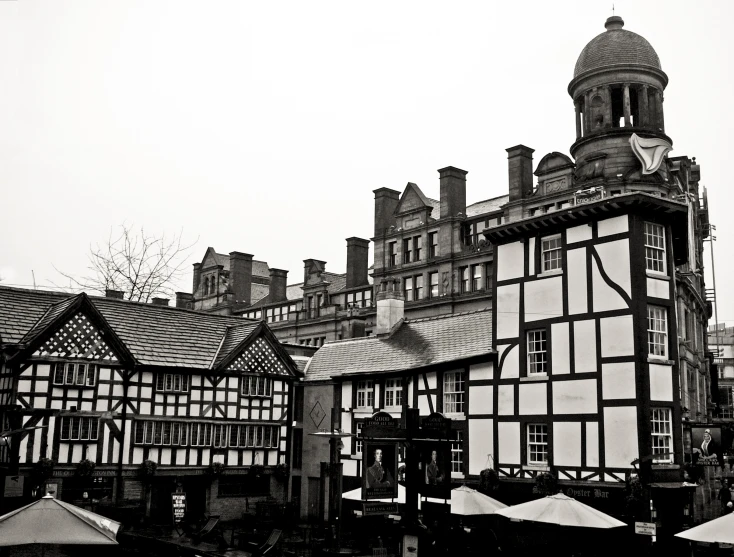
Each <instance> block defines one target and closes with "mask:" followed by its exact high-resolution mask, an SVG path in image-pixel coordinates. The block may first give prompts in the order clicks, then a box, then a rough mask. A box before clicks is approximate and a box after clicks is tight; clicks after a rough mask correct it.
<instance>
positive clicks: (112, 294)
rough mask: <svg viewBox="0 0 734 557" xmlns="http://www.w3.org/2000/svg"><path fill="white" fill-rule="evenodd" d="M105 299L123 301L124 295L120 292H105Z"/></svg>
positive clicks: (108, 290)
mask: <svg viewBox="0 0 734 557" xmlns="http://www.w3.org/2000/svg"><path fill="white" fill-rule="evenodd" d="M104 295H105V298H114V299H116V300H124V299H125V293H124V292H123V291H122V290H110V289H107V290H105V293H104Z"/></svg>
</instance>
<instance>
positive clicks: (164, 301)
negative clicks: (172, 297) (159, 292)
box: [152, 298, 169, 306]
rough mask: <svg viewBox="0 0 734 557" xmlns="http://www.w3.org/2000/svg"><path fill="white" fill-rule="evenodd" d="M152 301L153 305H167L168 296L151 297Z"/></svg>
mask: <svg viewBox="0 0 734 557" xmlns="http://www.w3.org/2000/svg"><path fill="white" fill-rule="evenodd" d="M152 302H153V305H154V306H167V305H168V302H169V299H168V298H153V300H152Z"/></svg>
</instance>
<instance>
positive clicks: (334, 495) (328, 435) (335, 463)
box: [309, 409, 354, 554]
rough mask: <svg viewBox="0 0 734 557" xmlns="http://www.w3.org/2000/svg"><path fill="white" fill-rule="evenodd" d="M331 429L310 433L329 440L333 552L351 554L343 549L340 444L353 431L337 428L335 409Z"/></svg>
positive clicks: (351, 435)
mask: <svg viewBox="0 0 734 557" xmlns="http://www.w3.org/2000/svg"><path fill="white" fill-rule="evenodd" d="M331 413H332V417H331V425H332V427H331V430H327V429H322V430H321V431H317V432H315V433H309V435H313V436H314V437H320V438H323V439H328V440H329V522H330V523H331V524H332V525H333V526H334V529H335V536H336V548H335V550H334V551H332V552H331V553H332V554H340V553H344V554H351V551H348V550H345V551H342V549H341V524H340V518H341V513H342V465H341V462H339V460H340V455H339V445H341V439H342V438H343V437H353V436H354V435H353V434H352V433H343V432H342V431H341V430H339V429H337V428H336V427H334V426H335V422H334V410H333V409H332V411H331Z"/></svg>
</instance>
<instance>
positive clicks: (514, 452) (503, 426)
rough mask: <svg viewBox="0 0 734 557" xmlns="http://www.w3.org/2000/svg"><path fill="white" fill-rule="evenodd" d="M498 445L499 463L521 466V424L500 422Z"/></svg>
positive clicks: (498, 426) (498, 425)
mask: <svg viewBox="0 0 734 557" xmlns="http://www.w3.org/2000/svg"><path fill="white" fill-rule="evenodd" d="M497 444H498V445H499V455H498V456H497V462H498V463H502V464H520V423H519V422H499V423H498V424H497Z"/></svg>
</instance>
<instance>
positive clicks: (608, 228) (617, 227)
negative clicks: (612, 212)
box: [596, 215, 629, 238]
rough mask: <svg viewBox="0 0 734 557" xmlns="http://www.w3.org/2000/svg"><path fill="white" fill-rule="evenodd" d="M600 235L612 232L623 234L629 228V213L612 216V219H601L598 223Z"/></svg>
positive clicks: (607, 234)
mask: <svg viewBox="0 0 734 557" xmlns="http://www.w3.org/2000/svg"><path fill="white" fill-rule="evenodd" d="M596 230H597V234H598V236H599V237H600V238H601V237H603V236H610V235H612V234H621V233H623V232H627V231H628V230H629V218H628V217H627V215H620V216H618V217H612V218H611V219H604V220H600V221H599V222H598V223H597V224H596Z"/></svg>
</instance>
